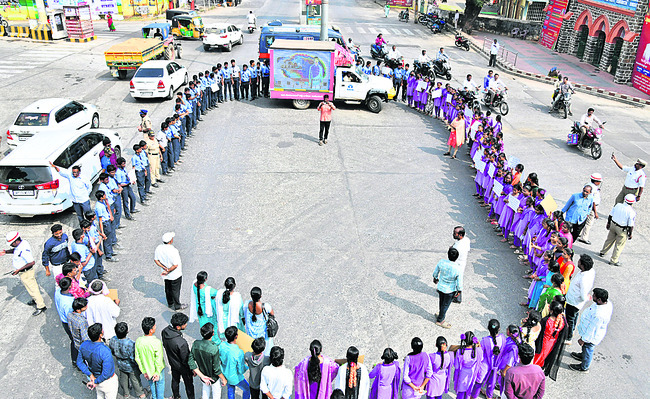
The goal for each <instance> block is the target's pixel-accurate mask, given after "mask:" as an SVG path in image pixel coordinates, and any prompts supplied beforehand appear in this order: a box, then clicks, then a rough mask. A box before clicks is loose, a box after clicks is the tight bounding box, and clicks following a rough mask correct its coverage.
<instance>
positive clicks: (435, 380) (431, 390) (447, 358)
mask: <svg viewBox="0 0 650 399" xmlns="http://www.w3.org/2000/svg"><path fill="white" fill-rule="evenodd" d="M436 347H437V348H438V352H434V353H430V354H429V360H431V370H432V371H433V374H432V375H431V380H429V385H427V399H440V398H442V395H443V394H445V393H448V392H449V383H450V382H451V366H452V364H453V362H454V353H453V352H447V340H446V339H445V337H442V336H440V337H438V339H436Z"/></svg>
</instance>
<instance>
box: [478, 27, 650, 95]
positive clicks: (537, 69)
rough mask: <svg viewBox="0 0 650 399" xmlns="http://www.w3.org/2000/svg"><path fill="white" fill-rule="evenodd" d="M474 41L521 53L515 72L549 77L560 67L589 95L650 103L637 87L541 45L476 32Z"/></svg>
mask: <svg viewBox="0 0 650 399" xmlns="http://www.w3.org/2000/svg"><path fill="white" fill-rule="evenodd" d="M471 38H472V41H473V42H474V44H475V45H477V46H478V47H479V48H483V39H484V38H487V39H488V43H492V41H493V40H494V39H495V38H496V39H497V40H498V41H499V44H500V45H501V47H502V48H504V47H505V48H506V49H507V50H510V51H512V52H516V53H518V56H517V60H516V63H515V60H514V57H513V56H509V57H508V60H507V63H506V65H508V64H510V65H509V66H512V67H513V68H514V69H519V70H521V71H522V72H524V73H525V72H529V73H532V74H538V75H541V77H545V76H547V75H548V71H549V70H550V69H551V68H552V67H557V69H558V70H559V71H560V74H562V76H568V77H569V79H570V80H571V82H572V83H573V84H574V85H575V84H578V85H579V86H578V87H580V86H583V87H582V88H584V89H585V90H586V91H587V92H595V93H600V94H604V95H605V96H607V97H614V95H613V94H610V93H608V92H611V93H619V94H620V95H622V96H620V98H623V99H626V98H625V97H637V98H639V99H642V100H646V101H650V96H649V95H647V94H645V93H643V92H641V91H639V90H637V89H635V88H634V87H632V86H628V85H625V84H616V83H614V76H613V75H611V74H609V73H607V72H606V71H599V72H596V67H594V66H593V65H590V64H587V63H585V62H580V61H578V59H577V58H576V57H574V56H571V55H568V54H560V53H556V52H554V51H551V50H549V49H547V48H546V47H544V46H542V45H540V44H538V43H537V42H532V41H530V40H520V39H515V38H511V37H508V36H501V35H495V34H493V33H488V32H476V34H474V35H473V36H471ZM488 45H489V44H488ZM486 49H487V50H486V51H488V52H489V48H487V47H486ZM501 61H503V60H501ZM598 89H600V91H599V90H598ZM642 103H643V102H642Z"/></svg>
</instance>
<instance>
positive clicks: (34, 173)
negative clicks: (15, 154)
mask: <svg viewBox="0 0 650 399" xmlns="http://www.w3.org/2000/svg"><path fill="white" fill-rule="evenodd" d="M51 180H52V174H51V173H50V167H49V166H0V183H1V184H21V183H26V184H39V183H47V182H49V181H51Z"/></svg>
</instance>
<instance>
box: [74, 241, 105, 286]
mask: <svg viewBox="0 0 650 399" xmlns="http://www.w3.org/2000/svg"><path fill="white" fill-rule="evenodd" d="M72 238H73V239H74V242H73V243H72V244H71V245H70V250H71V251H72V253H77V254H79V257H80V258H81V259H80V262H81V267H82V270H81V272H82V273H83V275H84V276H85V277H86V281H87V282H88V284H90V282H91V281H93V280H96V279H98V278H103V277H104V276H103V274H102V275H100V274H99V273H98V270H97V267H96V266H97V265H96V264H95V256H94V255H93V254H92V253H91V252H90V249H89V248H88V246H87V245H86V244H84V238H85V235H84V231H83V230H82V229H75V230H74V231H73V232H72Z"/></svg>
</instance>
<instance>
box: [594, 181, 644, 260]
mask: <svg viewBox="0 0 650 399" xmlns="http://www.w3.org/2000/svg"><path fill="white" fill-rule="evenodd" d="M635 202H636V196H635V195H634V194H628V195H626V196H625V202H624V203H622V204H616V205H614V209H612V211H611V212H610V214H609V218H608V219H607V230H609V234H608V235H607V239H606V240H605V244H603V249H601V250H600V253H599V255H600V256H601V257H603V256H605V254H606V253H607V252H608V251H609V250H610V249H611V248H612V246H613V247H614V252H612V258H611V259H610V260H609V264H610V265H614V266H620V265H621V262H619V261H618V257H619V256H620V255H621V252H622V251H623V247H625V243H626V242H627V240H631V239H632V230H634V219H635V218H636V212H635V211H634V209H632V204H634V203H635Z"/></svg>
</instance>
